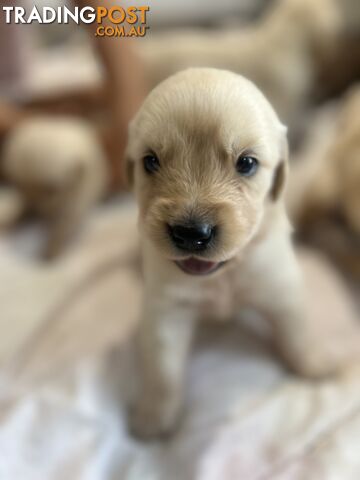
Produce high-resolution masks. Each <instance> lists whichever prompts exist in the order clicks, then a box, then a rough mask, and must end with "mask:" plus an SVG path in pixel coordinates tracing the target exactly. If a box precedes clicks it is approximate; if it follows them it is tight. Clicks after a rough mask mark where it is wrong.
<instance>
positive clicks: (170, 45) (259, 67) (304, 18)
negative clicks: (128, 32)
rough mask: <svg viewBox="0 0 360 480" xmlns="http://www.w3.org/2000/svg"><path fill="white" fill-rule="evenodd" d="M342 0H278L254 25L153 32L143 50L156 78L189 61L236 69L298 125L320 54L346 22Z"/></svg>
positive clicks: (150, 72)
mask: <svg viewBox="0 0 360 480" xmlns="http://www.w3.org/2000/svg"><path fill="white" fill-rule="evenodd" d="M337 1H338V0H318V1H316V2H314V1H312V0H277V1H276V2H274V3H273V4H272V5H271V6H270V7H269V10H268V11H267V12H266V13H265V15H264V16H263V17H262V18H260V19H259V21H258V22H257V23H255V24H254V25H250V26H249V27H244V26H242V25H241V26H239V27H237V28H231V29H222V30H217V31H206V30H204V31H203V32H201V31H199V30H197V31H195V30H180V31H178V32H169V33H164V34H160V35H157V36H155V35H152V36H151V37H149V38H148V39H147V40H146V41H145V42H144V44H143V45H142V49H141V50H140V52H139V53H140V54H141V55H142V58H143V60H144V64H145V66H146V70H147V73H148V78H149V81H150V84H152V85H156V84H157V83H159V82H160V81H161V80H163V79H165V78H166V77H168V76H169V75H171V74H173V73H175V72H177V71H179V70H181V69H183V68H186V67H194V66H196V67H197V66H204V67H205V66H206V67H216V68H224V69H229V70H232V71H234V72H236V73H239V74H241V75H244V76H246V77H248V78H249V79H250V80H252V81H253V82H255V84H256V85H257V86H258V87H259V88H260V89H261V90H262V91H263V92H264V93H265V94H266V96H267V97H268V98H269V100H270V101H271V103H272V104H273V105H274V107H275V109H276V111H277V113H278V114H279V115H280V118H281V119H282V121H286V122H287V123H289V124H290V125H291V126H292V129H293V128H294V127H295V126H297V125H298V124H299V122H300V121H301V113H303V112H304V107H306V106H307V105H308V104H309V101H310V96H311V92H312V89H313V87H314V81H315V77H316V64H317V57H318V55H321V52H323V51H324V49H325V50H327V49H329V48H330V49H331V45H332V42H333V41H334V39H335V38H336V36H337V34H338V31H339V29H340V28H341V24H342V15H341V9H340V5H339V4H338V3H337Z"/></svg>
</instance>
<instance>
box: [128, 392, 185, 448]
mask: <svg viewBox="0 0 360 480" xmlns="http://www.w3.org/2000/svg"><path fill="white" fill-rule="evenodd" d="M178 420H179V408H178V406H177V405H175V404H171V405H170V404H168V405H164V404H163V402H159V403H157V404H152V403H151V402H146V401H143V400H142V401H140V402H138V403H136V404H134V405H133V406H131V407H130V409H129V415H128V423H129V430H130V432H131V433H132V434H133V435H134V436H135V437H137V438H140V439H143V440H150V439H153V438H156V437H164V436H167V435H170V434H171V433H173V431H174V430H175V428H176V426H177V423H178Z"/></svg>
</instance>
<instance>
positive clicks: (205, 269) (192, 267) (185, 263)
mask: <svg viewBox="0 0 360 480" xmlns="http://www.w3.org/2000/svg"><path fill="white" fill-rule="evenodd" d="M176 264H177V265H178V266H179V267H180V268H181V270H183V271H184V272H185V273H189V274H190V275H206V274H207V273H210V272H212V271H213V270H215V269H216V267H217V266H218V264H217V263H216V262H206V261H203V260H198V259H197V258H192V257H190V258H187V259H186V260H179V261H177V262H176Z"/></svg>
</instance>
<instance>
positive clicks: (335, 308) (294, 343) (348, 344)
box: [265, 256, 360, 378]
mask: <svg viewBox="0 0 360 480" xmlns="http://www.w3.org/2000/svg"><path fill="white" fill-rule="evenodd" d="M287 260H289V261H290V260H291V257H290V256H289V257H288V258H287ZM293 261H294V262H296V260H295V259H294V260H293ZM289 267H290V268H289ZM319 267H320V268H319ZM276 268H279V264H278V265H277V266H276ZM321 268H323V267H322V266H321V265H318V266H316V269H317V271H319V270H320V269H321ZM296 269H297V265H296V264H295V263H294V265H291V264H289V263H288V267H287V269H286V271H283V272H282V275H281V279H280V280H277V279H276V275H274V277H273V278H274V281H273V282H272V283H271V284H268V286H267V288H268V293H270V296H268V297H267V302H266V303H267V305H266V306H265V315H267V317H268V318H269V319H270V320H271V322H272V326H273V329H274V334H275V341H276V344H277V347H278V349H279V351H280V353H281V355H282V356H283V357H284V359H285V361H286V362H287V363H288V365H289V366H290V367H291V368H292V369H293V370H295V371H296V372H298V373H300V374H302V375H305V376H308V377H313V378H316V377H323V376H326V375H329V374H332V373H335V372H336V371H338V370H341V369H342V368H344V367H345V366H347V365H348V364H350V363H351V362H353V361H354V360H357V361H358V360H360V328H359V326H358V325H357V323H356V321H355V317H354V316H353V315H352V312H351V309H347V308H343V305H344V297H343V296H342V292H341V289H339V288H338V287H339V286H338V285H337V284H333V283H332V280H331V273H332V272H331V270H330V271H327V270H326V269H324V270H323V271H322V272H321V275H316V274H315V273H316V272H313V275H310V276H309V275H305V277H304V278H303V279H300V278H299V277H297V275H295V276H294V271H295V270H296ZM307 273H311V272H307ZM318 289H319V291H320V295H318ZM344 296H345V295H344Z"/></svg>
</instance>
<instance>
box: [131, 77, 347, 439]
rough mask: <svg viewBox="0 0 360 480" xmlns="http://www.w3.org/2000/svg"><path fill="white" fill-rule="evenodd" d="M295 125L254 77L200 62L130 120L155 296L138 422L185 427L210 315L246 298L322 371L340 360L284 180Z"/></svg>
mask: <svg viewBox="0 0 360 480" xmlns="http://www.w3.org/2000/svg"><path fill="white" fill-rule="evenodd" d="M287 152H288V148H287V140H286V128H285V127H284V126H283V125H282V124H281V123H280V121H279V119H278V117H277V115H276V114H275V112H274V110H273V109H272V107H271V106H270V104H269V103H268V101H267V100H266V99H265V97H264V96H263V95H262V94H261V92H260V91H259V90H258V89H257V88H256V87H255V86H254V85H253V84H252V83H251V82H250V81H248V80H246V79H245V78H243V77H241V76H238V75H236V74H233V73H230V72H227V71H221V70H216V69H201V68H199V69H190V70H186V71H184V72H181V73H178V74H176V75H174V76H173V77H170V78H169V79H168V80H166V81H164V82H163V83H162V84H160V85H159V86H158V87H157V88H155V89H154V90H153V91H152V93H150V95H149V96H148V98H147V100H145V102H144V104H143V107H142V108H141V109H140V111H139V113H138V114H137V116H136V117H135V119H134V121H133V122H132V124H131V126H130V134H129V144H128V149H127V169H128V177H129V178H130V179H131V182H132V183H133V185H134V189H135V194H136V197H137V201H138V204H139V226H140V241H141V243H142V253H143V266H144V279H145V296H144V305H143V318H142V321H141V322H140V327H139V333H138V338H137V361H138V364H139V373H138V375H137V376H136V378H139V385H138V390H137V395H136V397H135V400H134V403H133V408H132V410H131V419H130V423H131V428H132V429H133V431H134V432H135V433H136V434H138V435H141V436H145V437H146V436H151V435H158V434H161V433H166V432H168V431H170V430H171V429H173V428H174V425H175V424H176V422H177V420H178V418H179V413H180V411H181V405H182V385H183V380H184V369H185V364H186V359H187V357H188V352H189V346H190V344H191V339H192V337H193V332H194V328H195V325H196V323H197V320H198V319H199V318H200V317H204V316H205V317H207V316H209V314H210V315H211V316H212V317H213V316H214V315H216V314H217V315H218V317H219V318H228V317H231V316H233V315H234V313H235V312H237V311H239V309H241V308H243V307H247V308H253V309H256V310H257V311H258V312H260V313H261V314H263V315H264V316H265V317H266V318H267V319H268V320H269V321H270V323H271V325H272V327H273V331H274V337H275V341H276V343H277V346H278V348H279V351H280V353H281V355H282V356H283V357H284V359H285V360H286V361H287V363H288V365H289V366H291V367H292V368H293V369H294V370H295V371H297V372H300V373H301V374H304V375H309V376H311V377H318V376H321V375H325V374H328V373H329V372H332V371H334V370H335V369H337V368H338V367H339V366H340V364H341V361H342V359H341V358H340V356H339V351H337V350H336V349H334V348H333V342H334V341H335V342H336V341H337V339H336V338H335V339H334V338H332V339H329V338H328V337H326V335H323V337H322V338H319V336H318V334H315V331H314V324H315V322H314V320H315V319H314V318H309V317H308V316H307V312H306V306H305V304H304V299H303V292H302V280H301V275H300V273H299V269H298V265H297V260H296V258H295V255H294V252H293V247H292V243H291V239H290V231H291V229H290V226H289V223H288V220H287V216H286V212H285V208H284V201H283V191H284V186H285V180H286V176H287V164H288V159H287V156H288V153H287Z"/></svg>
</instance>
